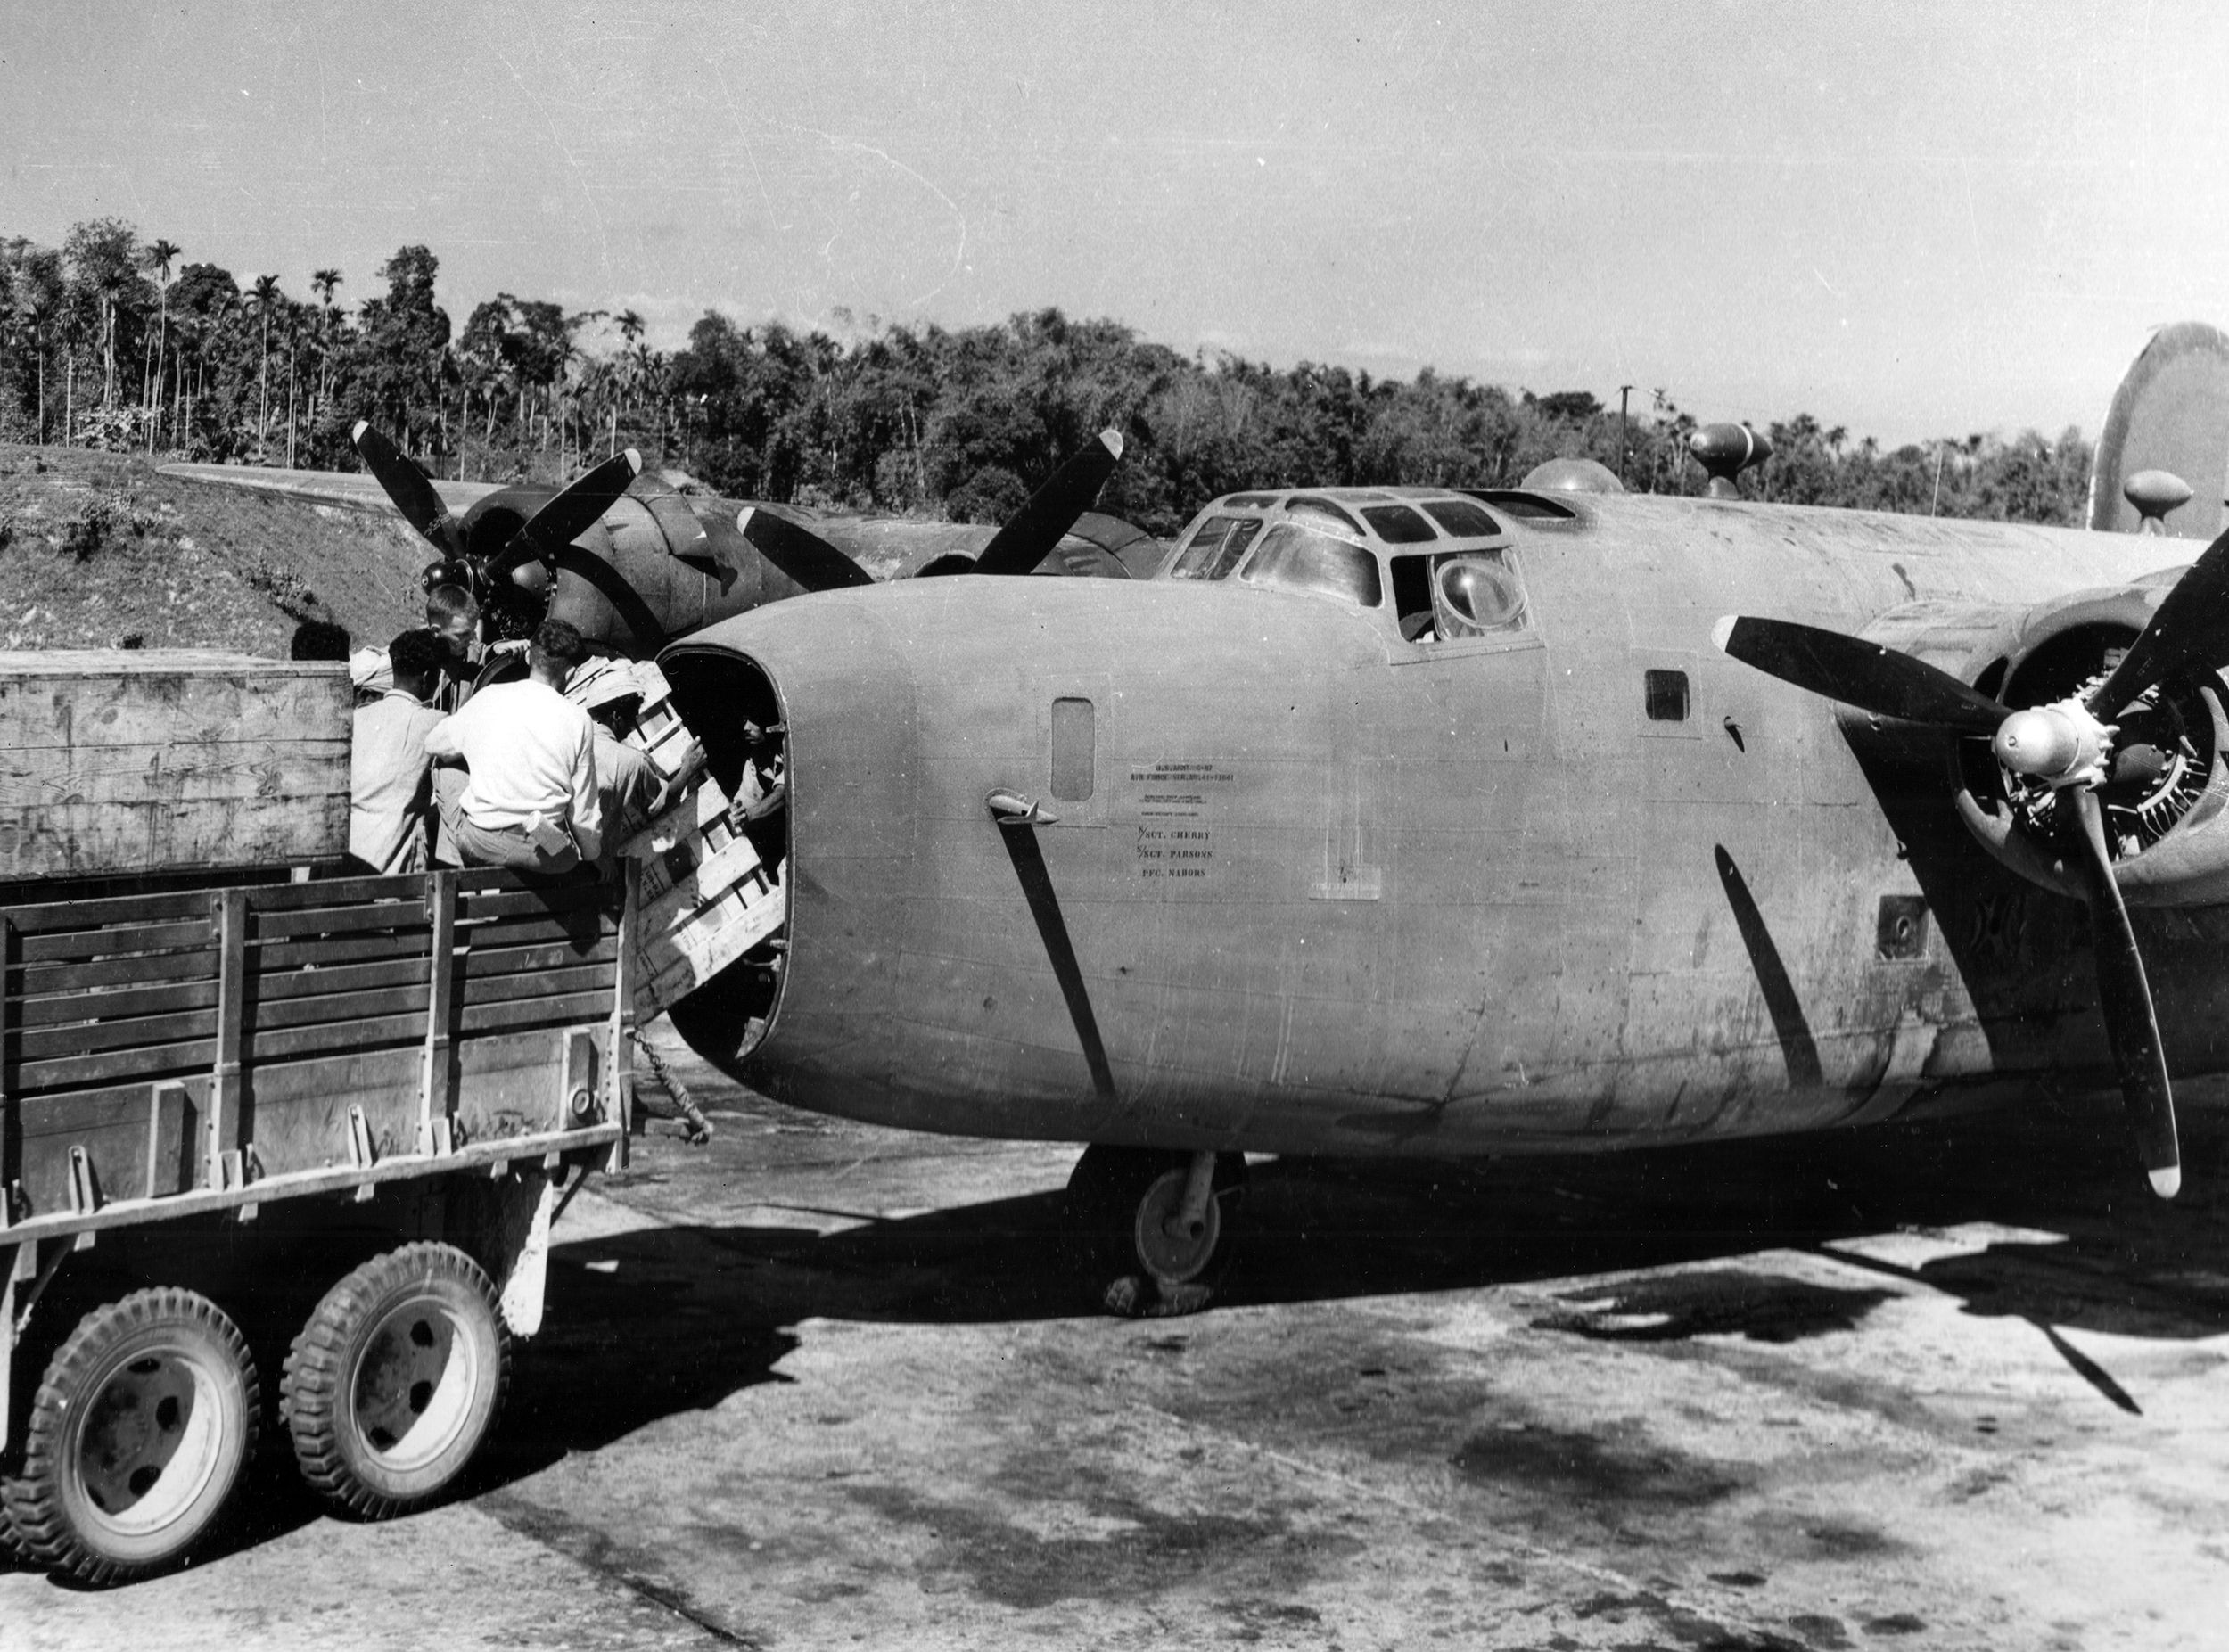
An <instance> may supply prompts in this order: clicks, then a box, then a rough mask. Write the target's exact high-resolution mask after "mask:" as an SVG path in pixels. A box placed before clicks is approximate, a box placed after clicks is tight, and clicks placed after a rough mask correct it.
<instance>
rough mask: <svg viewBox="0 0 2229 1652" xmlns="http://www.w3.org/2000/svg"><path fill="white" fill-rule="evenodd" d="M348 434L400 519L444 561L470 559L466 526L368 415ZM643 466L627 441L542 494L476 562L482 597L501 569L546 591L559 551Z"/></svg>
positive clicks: (528, 585)
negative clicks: (537, 503)
mask: <svg viewBox="0 0 2229 1652" xmlns="http://www.w3.org/2000/svg"><path fill="white" fill-rule="evenodd" d="M350 439H351V440H353V441H354V442H355V443H356V450H357V452H358V454H360V455H362V456H363V459H364V465H365V468H366V470H368V471H370V472H371V473H372V474H373V475H374V476H375V477H377V478H378V479H379V485H380V486H381V487H382V488H383V489H386V490H387V497H389V498H390V499H391V500H393V501H394V505H395V508H396V509H397V510H399V511H400V512H401V513H402V516H403V520H404V521H405V522H408V523H409V524H410V525H411V526H412V527H413V528H415V529H416V530H418V532H419V533H420V534H422V535H424V538H426V540H427V541H428V543H430V544H431V545H432V547H433V548H434V549H435V550H437V551H439V552H440V553H441V555H442V557H443V558H444V560H445V561H446V562H447V563H450V564H454V565H459V566H466V567H469V566H471V565H472V564H471V563H470V561H469V559H468V558H467V557H466V555H465V536H464V532H463V530H462V529H461V527H460V526H459V525H458V522H457V521H456V517H454V516H452V515H451V514H449V509H448V506H447V505H444V504H442V503H441V496H440V494H439V493H438V492H436V491H435V489H434V487H433V483H432V481H430V480H429V479H428V478H427V476H426V473H424V471H422V470H420V469H419V468H418V466H417V464H415V462H414V461H413V460H412V459H411V458H410V456H408V455H407V454H406V453H404V452H403V451H402V449H401V448H398V447H396V446H395V444H394V443H393V442H391V441H390V440H388V439H387V438H386V437H385V436H383V435H382V434H381V433H380V432H379V431H375V430H374V429H373V428H372V426H371V423H370V422H369V421H368V420H364V419H359V420H358V421H357V423H356V428H355V430H354V431H352V432H351V433H350ZM641 472H642V455H641V454H639V453H637V452H636V451H635V449H634V448H628V449H627V451H626V452H624V453H621V454H616V455H614V456H613V457H611V458H608V459H606V460H605V461H604V463H603V464H599V465H597V466H596V468H595V469H593V470H591V471H588V472H586V473H583V474H581V475H580V476H577V477H575V478H574V479H573V480H572V482H571V483H570V484H569V485H567V486H566V487H565V488H563V489H560V490H559V491H558V492H557V493H556V494H555V495H554V496H552V497H550V498H548V499H547V500H545V501H544V502H543V504H542V505H541V507H540V508H539V509H538V510H537V511H536V512H535V513H534V514H533V515H531V516H530V517H529V518H527V520H526V521H525V522H523V523H522V525H521V526H520V528H519V530H518V531H517V532H515V533H514V534H513V535H512V536H511V538H509V539H508V540H506V542H505V543H504V544H503V545H502V546H501V547H498V549H497V551H496V553H495V555H492V556H490V557H489V558H488V559H487V561H486V562H485V563H482V564H481V565H480V567H479V570H478V571H477V573H476V574H475V575H474V579H475V580H476V582H477V583H478V584H479V586H480V587H481V591H480V595H481V596H482V597H483V598H484V597H485V596H487V595H488V588H489V587H490V586H492V585H493V584H494V583H495V582H496V581H498V580H499V579H504V578H505V577H506V576H509V577H510V578H512V579H514V580H515V581H516V582H517V583H518V584H519V585H520V586H522V588H525V589H527V590H529V591H531V592H534V593H537V594H539V592H541V591H544V590H547V588H549V583H550V580H551V579H553V578H554V577H555V573H556V570H557V558H558V555H559V554H560V552H562V551H563V549H564V547H567V546H569V545H571V544H572V541H573V540H574V539H575V538H578V537H579V536H580V535H581V534H583V533H585V532H587V531H588V529H589V528H591V527H593V526H594V525H595V523H596V519H597V518H599V517H600V516H602V515H603V514H604V513H605V511H607V510H609V509H611V508H612V505H613V503H614V502H615V501H616V500H617V499H618V498H619V497H620V496H621V494H623V493H625V492H626V491H627V489H628V484H629V483H630V482H632V481H634V480H635V478H636V477H637V475H639V474H640V473H641ZM530 565H531V571H530Z"/></svg>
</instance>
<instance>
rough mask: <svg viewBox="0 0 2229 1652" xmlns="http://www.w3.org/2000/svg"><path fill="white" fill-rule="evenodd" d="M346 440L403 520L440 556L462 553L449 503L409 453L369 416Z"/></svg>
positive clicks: (360, 421) (358, 423) (462, 548)
mask: <svg viewBox="0 0 2229 1652" xmlns="http://www.w3.org/2000/svg"><path fill="white" fill-rule="evenodd" d="M349 440H351V441H353V442H354V443H355V444H356V450H357V452H358V454H360V455H362V456H363V459H364V468H365V469H366V470H367V471H369V472H371V473H372V474H373V475H374V476H376V477H377V478H378V479H379V485H380V486H381V487H382V488H384V489H386V490H387V497H389V498H390V499H392V500H393V501H394V502H395V508H396V509H397V510H399V511H400V512H401V513H402V519H403V521H405V522H408V523H409V524H410V525H411V526H412V527H413V528H415V529H416V530H418V531H419V532H420V533H421V534H423V535H424V536H425V538H426V540H427V541H428V542H429V543H430V544H431V545H432V547H433V548H434V549H435V550H437V551H439V552H440V553H441V555H444V556H451V557H454V556H458V555H462V554H463V552H464V547H463V546H462V545H461V544H459V543H458V538H457V532H456V518H455V517H454V516H452V515H450V514H448V505H444V504H442V503H441V496H440V494H438V493H436V492H434V491H433V484H432V482H431V481H427V480H426V473H424V471H422V470H420V469H419V468H418V467H417V465H416V464H414V463H413V462H412V461H411V458H410V456H409V455H407V454H406V453H405V452H403V450H402V449H401V448H398V447H396V446H395V444H394V443H393V442H391V441H389V440H387V438H386V437H384V436H382V435H381V434H380V433H379V432H378V431H375V430H374V429H373V428H372V425H371V421H370V420H368V419H358V421H357V422H356V428H355V430H353V431H350V435H349Z"/></svg>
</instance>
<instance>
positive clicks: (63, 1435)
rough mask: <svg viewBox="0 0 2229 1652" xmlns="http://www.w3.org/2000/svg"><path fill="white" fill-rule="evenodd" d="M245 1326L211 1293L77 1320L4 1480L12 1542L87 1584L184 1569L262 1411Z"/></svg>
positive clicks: (112, 1308) (164, 1298)
mask: <svg viewBox="0 0 2229 1652" xmlns="http://www.w3.org/2000/svg"><path fill="white" fill-rule="evenodd" d="M261 1405H262V1402H261V1396H260V1393H259V1388H258V1385H257V1381H256V1371H255V1361H254V1360H253V1358H252V1357H251V1355H250V1354H249V1352H248V1343H247V1339H246V1338H245V1337H243V1336H241V1334H240V1327H238V1326H236V1325H234V1323H233V1322H232V1320H231V1319H229V1318H228V1317H227V1316H226V1313H225V1311H224V1310H222V1309H221V1308H219V1307H218V1306H217V1304H216V1303H212V1302H210V1300H209V1298H207V1297H206V1296H202V1295H199V1294H196V1293H194V1292H193V1291H186V1290H179V1289H177V1288H176V1287H174V1286H161V1287H159V1288H156V1289H153V1290H144V1291H135V1292H133V1293H132V1294H130V1295H128V1296H126V1297H123V1298H121V1299H119V1301H116V1302H112V1303H107V1304H106V1305H104V1306H103V1307H99V1308H95V1310H94V1311H92V1312H90V1313H88V1314H86V1317H85V1318H84V1319H81V1320H79V1321H78V1327H77V1328H76V1329H75V1330H73V1331H71V1332H70V1336H69V1337H68V1339H67V1340H66V1341H64V1342H63V1344H62V1346H61V1347H60V1348H59V1349H57V1350H56V1351H55V1353H54V1357H53V1360H50V1361H48V1363H47V1366H46V1374H45V1378H44V1379H43V1380H42V1381H41V1382H40V1384H39V1386H38V1393H37V1396H36V1397H35V1398H34V1399H33V1400H32V1401H31V1410H30V1418H29V1423H28V1425H27V1426H26V1427H25V1429H24V1435H23V1455H22V1459H21V1465H20V1467H19V1468H18V1471H17V1472H16V1473H15V1474H14V1475H11V1476H10V1477H9V1478H8V1479H7V1480H6V1481H4V1482H0V1501H4V1503H5V1505H6V1512H7V1519H8V1523H9V1525H11V1526H12V1528H13V1533H14V1538H15V1541H16V1543H17V1545H18V1546H19V1547H20V1548H21V1549H22V1551H23V1553H24V1554H25V1555H26V1556H27V1557H29V1559H30V1560H31V1561H32V1562H33V1563H34V1564H37V1565H39V1566H46V1567H48V1568H49V1569H51V1570H53V1571H54V1572H57V1573H60V1574H63V1575H65V1576H71V1577H76V1578H79V1579H82V1580H84V1581H85V1582H94V1583H107V1582H121V1581H123V1580H125V1579H127V1578H135V1577H142V1576H144V1575H146V1574H149V1573H151V1572H155V1571H159V1570H160V1569H161V1568H163V1567H165V1566H171V1565H174V1564H176V1563H177V1561H178V1560H179V1559H181V1558H182V1557H185V1554H186V1553H187V1552H188V1550H190V1549H192V1548H193V1545H194V1543H196V1542H197V1541H200V1540H201V1539H202V1537H203V1536H205V1535H206V1534H207V1533H208V1532H209V1531H210V1527H211V1526H213V1525H215V1524H216V1522H217V1519H218V1516H219V1515H220V1514H222V1513H223V1511H224V1508H225V1504H226V1500H228V1499H229V1498H230V1497H231V1495H232V1492H233V1488H234V1486H235V1485H237V1484H239V1481H240V1475H241V1470H242V1469H243V1467H245V1466H246V1464H247V1462H248V1460H249V1459H250V1458H251V1456H252V1455H253V1454H254V1451H255V1436H256V1424H257V1419H258V1417H259V1413H260V1411H261Z"/></svg>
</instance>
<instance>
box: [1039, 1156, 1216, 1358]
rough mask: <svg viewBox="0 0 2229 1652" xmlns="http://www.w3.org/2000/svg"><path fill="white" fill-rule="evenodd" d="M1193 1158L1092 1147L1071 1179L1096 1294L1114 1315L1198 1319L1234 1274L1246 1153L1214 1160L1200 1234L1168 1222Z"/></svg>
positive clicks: (1073, 1217) (1072, 1207) (1071, 1201)
mask: <svg viewBox="0 0 2229 1652" xmlns="http://www.w3.org/2000/svg"><path fill="white" fill-rule="evenodd" d="M1189 1156H1190V1155H1187V1154H1183V1153H1170V1152H1161V1151H1156V1150H1154V1149H1151V1148H1143V1147H1106V1146H1100V1145H1095V1146H1093V1147H1087V1148H1086V1149H1085V1150H1084V1154H1083V1156H1082V1158H1081V1159H1079V1160H1078V1161H1077V1162H1076V1168H1075V1170H1074V1171H1073V1172H1072V1173H1071V1174H1070V1176H1069V1178H1068V1194H1067V1201H1068V1213H1069V1220H1070V1221H1071V1222H1072V1223H1073V1226H1074V1228H1075V1230H1076V1233H1077V1236H1078V1237H1079V1238H1080V1239H1081V1240H1082V1245H1081V1247H1080V1248H1081V1253H1082V1256H1083V1258H1084V1259H1085V1261H1086V1263H1087V1265H1088V1267H1089V1268H1090V1283H1091V1288H1092V1290H1093V1292H1094V1294H1097V1295H1098V1299H1099V1302H1100V1304H1101V1305H1102V1306H1103V1307H1105V1308H1106V1310H1107V1311H1109V1312H1111V1313H1118V1314H1122V1315H1124V1316H1126V1317H1128V1318H1132V1319H1163V1318H1168V1317H1171V1316H1174V1315H1179V1314H1187V1313H1197V1312H1198V1311H1200V1310H1202V1309H1203V1308H1205V1307H1206V1306H1207V1305H1208V1304H1209V1303H1212V1302H1213V1300H1214V1297H1215V1292H1216V1289H1217V1287H1219V1286H1221V1283H1222V1280H1223V1276H1224V1275H1225V1274H1227V1273H1229V1272H1230V1258H1231V1241H1232V1229H1233V1228H1234V1226H1235V1225H1236V1217H1237V1212H1238V1201H1239V1198H1240V1196H1241V1195H1242V1194H1243V1193H1244V1191H1245V1188H1246V1155H1243V1154H1238V1153H1219V1154H1217V1155H1215V1176H1214V1181H1213V1188H1214V1197H1213V1198H1212V1199H1210V1200H1209V1201H1208V1204H1207V1220H1206V1221H1205V1223H1204V1224H1203V1227H1202V1229H1201V1231H1199V1232H1197V1233H1190V1234H1187V1233H1181V1232H1180V1231H1179V1230H1178V1229H1177V1228H1176V1227H1175V1225H1174V1223H1173V1221H1172V1218H1173V1217H1174V1216H1175V1215H1176V1213H1177V1212H1178V1211H1179V1209H1180V1207H1181V1206H1182V1204H1183V1199H1184V1183H1185V1177H1186V1170H1187V1165H1188V1163H1189Z"/></svg>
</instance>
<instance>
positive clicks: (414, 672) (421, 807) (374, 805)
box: [349, 630, 448, 875]
mask: <svg viewBox="0 0 2229 1652" xmlns="http://www.w3.org/2000/svg"><path fill="white" fill-rule="evenodd" d="M387 657H388V661H389V663H390V666H391V670H392V672H393V677H394V683H393V686H391V687H390V688H389V689H387V690H386V692H385V693H383V694H381V695H380V696H379V697H378V698H377V699H375V700H374V701H373V702H372V703H370V704H369V705H360V706H358V707H357V709H356V720H355V722H354V723H353V724H352V725H351V727H350V743H349V863H350V870H351V871H355V872H366V873H379V874H382V875H384V874H388V873H395V872H423V871H424V870H425V868H426V865H427V862H428V859H430V857H429V856H428V853H427V847H426V828H427V826H428V824H429V821H430V819H431V817H432V808H433V790H432V776H431V772H430V771H431V768H432V758H431V757H429V756H428V755H427V754H426V747H425V739H426V736H427V735H428V734H429V733H430V732H431V731H432V728H433V726H434V725H435V724H437V723H439V722H440V720H441V714H440V712H439V711H435V710H434V709H433V708H432V706H430V705H428V704H427V703H426V702H427V701H428V700H430V699H432V696H433V694H434V692H435V690H436V689H438V688H439V687H440V682H441V665H442V662H443V661H444V660H446V659H447V658H448V651H447V650H446V649H444V648H443V647H442V645H441V643H440V639H439V638H437V637H435V636H434V635H433V633H432V632H431V631H426V630H415V631H405V632H403V633H402V634H401V635H400V636H399V637H396V638H395V640H394V641H393V642H391V643H390V644H389V645H387Z"/></svg>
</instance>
